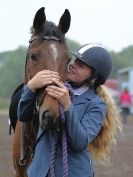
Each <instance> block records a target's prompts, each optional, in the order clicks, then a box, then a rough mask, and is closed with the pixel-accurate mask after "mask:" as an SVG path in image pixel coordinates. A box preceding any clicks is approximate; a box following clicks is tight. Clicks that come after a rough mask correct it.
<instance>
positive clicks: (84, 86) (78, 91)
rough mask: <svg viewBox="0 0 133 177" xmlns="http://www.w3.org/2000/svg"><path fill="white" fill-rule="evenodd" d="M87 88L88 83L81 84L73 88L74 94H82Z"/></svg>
mask: <svg viewBox="0 0 133 177" xmlns="http://www.w3.org/2000/svg"><path fill="white" fill-rule="evenodd" d="M88 89H89V87H88V85H82V86H81V87H80V88H77V89H74V95H82V94H83V93H84V92H86V91H87V90H88Z"/></svg>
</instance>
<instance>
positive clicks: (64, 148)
mask: <svg viewBox="0 0 133 177" xmlns="http://www.w3.org/2000/svg"><path fill="white" fill-rule="evenodd" d="M65 86H66V87H67V88H68V90H69V95H70V99H71V101H72V102H73V100H74V92H73V90H72V88H71V86H70V85H69V84H68V83H65ZM59 112H60V119H61V130H62V131H61V135H62V151H63V156H62V163H63V177H68V157H67V155H68V153H67V135H66V129H65V127H64V123H65V114H64V108H63V105H61V104H60V106H59ZM58 137H59V132H56V133H55V134H54V139H53V143H52V152H51V160H50V176H51V177H55V156H56V145H57V141H58Z"/></svg>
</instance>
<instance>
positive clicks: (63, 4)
mask: <svg viewBox="0 0 133 177" xmlns="http://www.w3.org/2000/svg"><path fill="white" fill-rule="evenodd" d="M40 7H45V12H46V17H47V20H51V21H53V22H55V23H56V24H58V21H59V18H60V16H61V15H62V14H63V12H64V10H65V9H66V8H67V9H69V11H70V13H71V26H70V30H69V32H68V33H67V34H66V37H67V43H68V46H69V49H70V50H71V51H73V52H74V51H75V50H76V49H77V48H79V46H80V45H82V44H86V43H90V42H98V43H101V44H103V45H104V46H105V47H106V48H107V49H108V50H109V51H110V52H111V54H112V56H113V70H112V73H111V75H110V78H109V79H108V80H107V82H106V83H105V85H106V86H107V87H108V89H109V91H110V93H111V94H112V96H113V97H114V100H115V102H116V103H117V105H118V109H119V110H120V114H121V119H122V122H123V134H121V135H118V146H117V147H115V148H112V154H111V164H110V166H109V167H105V166H104V167H103V166H102V165H101V166H99V165H98V166H97V165H96V166H95V170H96V175H95V176H96V177H112V176H113V177H131V176H132V174H133V170H132V165H131V164H132V162H133V153H132V149H133V134H132V129H133V116H132V114H133V106H132V104H131V105H130V106H129V114H127V115H126V122H125V121H124V119H123V111H122V107H121V104H120V99H119V98H120V95H121V93H122V91H123V90H124V89H125V88H127V89H128V91H129V93H130V95H131V99H132V100H133V22H132V19H133V11H132V7H133V1H132V0H100V1H98V0H93V1H92V0H84V1H80V0H79V1H76V0H73V1H72V0H63V1H61V0H56V1H52V0H28V1H27V0H23V1H18V0H12V1H9V0H4V1H2V2H1V5H0V23H1V25H0V26H1V29H0V164H1V166H0V176H1V177H7V176H9V177H13V174H14V170H13V167H12V159H11V142H12V137H13V133H12V134H11V135H9V134H8V130H9V126H8V109H9V103H10V98H11V95H12V93H13V91H14V89H15V88H16V86H17V85H18V84H20V83H21V82H23V79H24V65H25V58H26V52H27V47H28V44H29V43H28V42H29V39H30V27H31V26H32V22H33V18H34V15H35V13H36V11H37V10H38V9H39V8H40ZM7 169H8V170H7Z"/></svg>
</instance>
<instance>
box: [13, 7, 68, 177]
mask: <svg viewBox="0 0 133 177" xmlns="http://www.w3.org/2000/svg"><path fill="white" fill-rule="evenodd" d="M70 22H71V15H70V12H69V10H68V9H65V11H64V13H63V15H62V16H61V17H60V20H59V24H58V25H57V26H56V25H55V24H54V23H53V22H50V21H47V20H46V15H45V8H44V7H42V8H40V9H39V10H38V11H37V12H36V14H35V17H34V20H33V26H32V29H31V31H32V34H31V39H30V41H29V47H28V49H27V55H26V62H25V80H24V83H22V84H21V85H20V86H19V87H18V88H21V89H22V88H23V85H25V84H27V83H28V81H29V80H30V79H31V78H32V77H33V76H35V74H36V73H37V72H39V71H41V70H52V71H56V72H58V73H59V75H60V80H61V81H62V82H63V83H64V82H65V81H66V79H67V78H66V73H67V65H68V63H69V60H70V58H69V49H68V46H67V43H66V39H65V34H66V33H67V31H68V30H69V27H70ZM18 88H17V89H16V90H15V91H14V93H13V96H14V95H15V94H16V92H18ZM20 97H21V96H19V99H20ZM12 98H14V97H12ZM19 99H18V101H19ZM17 104H18V102H17ZM35 105H36V106H35V109H34V111H33V116H34V119H33V121H31V122H29V123H23V122H20V121H19V118H17V122H16V124H15V130H14V136H13V146H12V154H13V165H14V169H15V177H27V168H28V166H29V164H30V163H31V161H32V156H33V155H34V149H35V145H36V143H37V142H36V137H37V131H38V127H39V126H41V127H42V128H44V129H45V128H46V126H45V125H46V124H47V125H49V122H50V123H51V124H52V126H51V125H50V126H49V128H51V127H52V128H54V126H55V129H56V128H58V126H59V103H58V102H57V100H56V99H54V98H52V97H50V96H48V95H47V93H46V91H45V88H42V89H38V90H37V91H36V103H35ZM15 106H16V107H15V115H16V116H17V114H16V112H17V105H15ZM11 114H12V113H11ZM49 119H50V121H49ZM44 121H45V123H44Z"/></svg>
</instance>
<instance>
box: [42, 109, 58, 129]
mask: <svg viewBox="0 0 133 177" xmlns="http://www.w3.org/2000/svg"><path fill="white" fill-rule="evenodd" d="M40 126H41V128H42V129H44V130H58V131H59V129H60V119H59V118H54V117H53V116H52V114H51V112H49V111H44V112H43V114H42V116H41V117H40Z"/></svg>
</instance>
